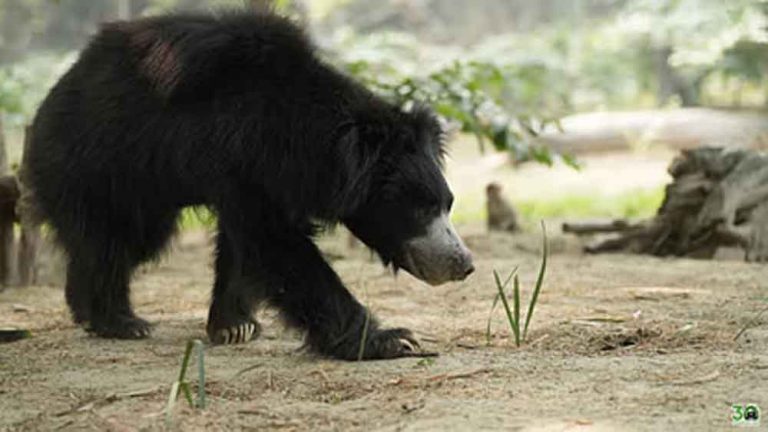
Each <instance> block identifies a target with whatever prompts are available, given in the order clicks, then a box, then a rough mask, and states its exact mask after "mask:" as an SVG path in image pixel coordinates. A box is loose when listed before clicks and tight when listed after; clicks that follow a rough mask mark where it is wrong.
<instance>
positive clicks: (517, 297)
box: [512, 275, 520, 346]
mask: <svg viewBox="0 0 768 432" xmlns="http://www.w3.org/2000/svg"><path fill="white" fill-rule="evenodd" d="M513 287H514V288H513V294H514V297H513V298H512V301H513V303H514V304H513V306H514V307H515V310H514V311H515V323H516V324H515V328H516V329H517V331H516V332H515V345H516V346H520V278H518V277H517V275H515V282H514V285H513Z"/></svg>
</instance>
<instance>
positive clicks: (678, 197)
mask: <svg viewBox="0 0 768 432" xmlns="http://www.w3.org/2000/svg"><path fill="white" fill-rule="evenodd" d="M669 173H670V175H671V176H672V178H673V181H672V183H670V184H669V185H667V187H666V191H665V197H664V201H663V203H662V204H661V207H660V208H659V210H658V212H657V213H656V216H654V217H653V218H651V219H649V220H646V221H643V222H640V223H638V224H635V225H632V226H629V227H626V229H623V230H616V231H620V232H619V233H618V234H616V235H613V236H610V237H608V238H607V239H603V240H600V241H598V242H597V243H595V244H592V245H589V246H587V247H586V248H585V251H586V252H589V253H601V252H631V253H640V254H651V255H656V256H686V257H694V258H705V259H711V258H712V257H714V255H715V253H716V252H717V249H718V248H720V247H724V246H737V247H740V248H742V249H743V250H744V258H745V260H747V261H758V262H768V153H764V152H760V151H757V150H748V149H726V148H719V147H704V148H699V149H694V150H684V151H682V153H681V154H680V155H679V156H678V157H676V158H675V159H674V160H673V161H672V163H671V164H670V167H669Z"/></svg>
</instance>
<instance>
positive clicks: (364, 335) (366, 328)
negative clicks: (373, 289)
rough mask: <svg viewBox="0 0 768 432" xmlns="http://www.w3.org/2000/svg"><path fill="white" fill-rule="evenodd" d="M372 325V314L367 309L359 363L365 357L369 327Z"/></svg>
mask: <svg viewBox="0 0 768 432" xmlns="http://www.w3.org/2000/svg"><path fill="white" fill-rule="evenodd" d="M370 325H371V312H370V311H369V310H368V308H366V309H365V322H364V323H363V334H362V335H361V336H360V348H359V349H358V351H357V361H363V356H364V355H365V344H367V343H368V327H369V326H370Z"/></svg>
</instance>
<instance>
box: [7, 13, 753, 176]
mask: <svg viewBox="0 0 768 432" xmlns="http://www.w3.org/2000/svg"><path fill="white" fill-rule="evenodd" d="M263 1H264V0H246V3H254V4H255V3H261V2H263ZM272 3H273V5H274V6H275V7H276V8H277V9H278V10H279V11H280V12H281V13H284V14H287V15H291V16H292V17H293V18H295V19H296V20H298V21H301V22H302V23H304V24H305V25H306V27H307V28H308V31H309V32H311V33H312V35H313V37H314V39H315V40H316V41H317V43H318V45H319V48H320V49H321V51H322V52H323V54H324V55H325V56H326V57H327V58H328V60H329V61H331V62H334V63H336V64H338V65H339V66H340V67H342V68H344V69H345V70H346V71H348V72H349V73H350V74H353V75H355V76H357V77H359V78H360V79H362V80H364V81H365V82H366V83H368V84H369V85H370V86H371V87H372V88H374V89H375V90H376V91H378V92H380V93H381V94H383V95H385V96H387V97H389V98H391V99H392V100H395V101H397V102H398V103H401V104H402V105H404V106H406V107H407V106H408V105H410V104H413V103H417V102H429V103H431V104H432V105H433V106H435V107H436V109H437V111H438V112H439V113H440V114H441V115H442V116H443V117H444V118H445V119H446V120H447V121H448V122H449V124H451V125H453V126H455V127H456V128H457V129H460V130H461V131H463V132H466V133H469V134H472V135H473V136H474V137H475V138H476V140H477V143H478V145H479V146H480V148H481V149H483V150H484V149H486V148H488V147H491V146H492V147H493V148H495V149H498V150H505V151H509V152H510V154H511V155H512V156H513V158H514V160H516V161H525V160H530V159H533V160H536V161H538V162H542V163H545V164H551V163H552V162H553V160H554V159H556V158H557V157H562V158H563V160H564V161H565V162H566V163H572V164H573V163H574V161H573V160H572V159H571V158H569V157H567V156H564V157H563V156H559V155H553V154H552V153H550V152H549V150H548V149H546V148H538V147H537V146H536V145H535V144H534V140H532V138H533V137H535V136H536V135H538V134H539V133H541V132H542V131H545V130H548V129H551V128H557V127H559V122H558V119H559V118H561V117H562V116H563V115H567V114H569V113H573V112H580V111H588V110H606V109H625V108H643V107H656V106H701V105H705V106H719V107H723V106H725V107H764V106H765V105H766V103H767V101H768V98H767V97H766V96H767V95H768V86H767V84H766V82H765V79H764V77H765V72H766V68H768V40H767V38H766V33H765V27H766V14H768V7H766V3H764V2H756V1H751V0H729V1H727V2H724V1H721V0H633V1H627V0H542V1H537V2H530V1H525V0H316V1H312V0H276V1H273V2H272ZM242 6H243V0H99V1H86V0H3V1H2V2H0V109H1V110H2V111H3V112H5V113H6V114H7V118H8V119H9V122H10V123H12V124H20V123H24V122H28V121H29V120H30V116H31V115H32V114H33V112H34V109H35V107H36V105H37V104H38V103H39V101H40V100H41V98H42V97H43V96H44V95H45V92H46V91H47V89H48V88H49V87H50V85H51V84H52V83H53V82H54V81H55V79H56V78H57V77H58V76H59V75H60V74H61V73H62V72H63V71H64V70H65V69H66V67H67V66H68V65H69V64H70V63H71V62H72V61H73V60H74V58H75V56H76V52H77V50H78V49H79V48H81V47H82V46H83V45H84V44H85V43H86V42H87V40H88V37H89V36H90V35H92V34H93V33H94V32H96V31H97V29H98V23H100V22H103V21H112V20H117V19H130V18H135V17H139V16H146V15H152V14H158V13H163V12H167V11H178V10H208V9H214V10H215V9H217V8H228V7H242Z"/></svg>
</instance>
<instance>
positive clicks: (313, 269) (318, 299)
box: [269, 236, 436, 360]
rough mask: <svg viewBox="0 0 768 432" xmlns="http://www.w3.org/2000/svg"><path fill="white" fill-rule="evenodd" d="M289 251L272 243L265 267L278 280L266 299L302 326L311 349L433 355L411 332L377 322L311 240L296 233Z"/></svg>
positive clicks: (353, 354)
mask: <svg viewBox="0 0 768 432" xmlns="http://www.w3.org/2000/svg"><path fill="white" fill-rule="evenodd" d="M286 244H291V245H293V246H294V247H293V248H291V249H290V251H288V250H285V249H280V248H279V247H278V248H276V249H277V250H278V251H279V252H277V253H276V252H274V251H273V253H272V254H271V257H272V259H271V260H270V261H271V262H270V268H271V269H272V270H273V271H278V272H280V274H281V275H282V276H281V278H280V279H281V281H280V282H279V283H276V284H274V285H273V286H272V289H270V293H269V301H270V303H272V304H273V305H275V306H277V307H278V308H279V309H280V310H281V311H282V313H283V315H284V316H285V317H286V318H287V319H288V321H289V322H290V323H292V324H293V325H296V326H298V327H300V328H303V329H306V330H307V345H309V347H310V348H311V349H313V350H314V351H316V352H318V353H320V354H323V355H327V356H330V357H334V358H338V359H343V360H372V359H392V358H398V357H414V356H419V357H420V356H433V355H436V354H434V353H428V352H423V351H421V349H420V347H419V343H418V341H417V340H416V338H415V337H414V335H413V333H412V332H411V331H410V330H408V329H404V328H395V329H384V328H381V326H380V325H379V323H378V321H377V320H376V318H375V317H374V316H373V315H372V314H371V313H370V312H369V311H368V309H366V308H365V307H364V306H363V305H361V304H360V303H359V302H358V301H357V300H356V299H355V298H354V296H353V295H352V294H351V293H350V292H349V291H348V290H347V289H346V288H345V287H344V285H343V284H342V282H341V280H340V279H339V277H338V276H337V275H336V273H335V272H334V271H333V269H332V268H331V267H330V266H329V265H328V264H327V263H326V262H325V260H324V259H323V258H322V255H321V254H320V251H319V250H318V249H317V247H316V246H315V244H314V243H313V242H312V241H311V240H310V239H309V238H306V237H303V236H297V237H296V238H294V239H292V240H291V241H290V243H286Z"/></svg>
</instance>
